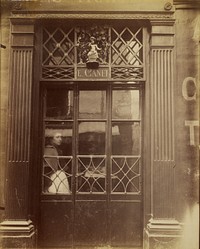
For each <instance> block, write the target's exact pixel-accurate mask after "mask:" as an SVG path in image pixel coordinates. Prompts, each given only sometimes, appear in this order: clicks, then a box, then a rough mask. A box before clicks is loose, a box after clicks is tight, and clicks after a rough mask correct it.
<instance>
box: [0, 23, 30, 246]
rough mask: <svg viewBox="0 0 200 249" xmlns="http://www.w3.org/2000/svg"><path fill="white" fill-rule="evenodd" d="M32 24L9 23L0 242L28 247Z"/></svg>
mask: <svg viewBox="0 0 200 249" xmlns="http://www.w3.org/2000/svg"><path fill="white" fill-rule="evenodd" d="M33 46H34V24H33V23H30V22H26V21H25V20H24V21H23V24H22V23H20V21H19V20H18V21H17V22H16V21H13V23H12V27H11V54H10V70H11V71H10V87H9V88H10V93H9V127H8V131H9V133H8V151H7V157H8V163H7V169H6V184H5V199H6V208H5V220H4V221H3V222H2V223H1V230H0V231H1V233H2V246H3V247H6V248H14V247H16V243H17V245H18V247H21V248H23V247H24V248H27V247H32V245H33V240H34V226H33V224H32V221H31V220H30V219H29V217H30V213H29V200H30V198H31V196H30V195H29V177H30V139H31V101H32V81H33V75H32V71H33Z"/></svg>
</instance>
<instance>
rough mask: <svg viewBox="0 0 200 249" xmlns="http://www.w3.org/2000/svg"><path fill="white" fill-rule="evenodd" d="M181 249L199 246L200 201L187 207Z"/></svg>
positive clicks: (192, 248) (194, 248)
mask: <svg viewBox="0 0 200 249" xmlns="http://www.w3.org/2000/svg"><path fill="white" fill-rule="evenodd" d="M180 248H181V249H188V248H189V249H198V248H199V203H196V204H194V206H193V207H191V208H189V207H188V209H187V211H186V215H185V222H184V229H183V237H182V241H181V247H180Z"/></svg>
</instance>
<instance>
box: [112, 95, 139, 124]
mask: <svg viewBox="0 0 200 249" xmlns="http://www.w3.org/2000/svg"><path fill="white" fill-rule="evenodd" d="M112 118H113V119H139V118H140V115H139V90H115V91H113V99H112Z"/></svg>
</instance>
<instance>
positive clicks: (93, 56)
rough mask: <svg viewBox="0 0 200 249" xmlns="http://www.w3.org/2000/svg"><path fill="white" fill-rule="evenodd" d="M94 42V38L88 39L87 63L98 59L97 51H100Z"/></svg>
mask: <svg viewBox="0 0 200 249" xmlns="http://www.w3.org/2000/svg"><path fill="white" fill-rule="evenodd" d="M95 40H96V39H95V37H94V36H91V37H90V43H89V44H88V46H89V47H90V51H89V52H88V54H87V55H88V61H89V62H94V61H97V60H98V59H99V55H98V51H100V50H101V49H100V48H99V47H98V45H97V44H96V43H95Z"/></svg>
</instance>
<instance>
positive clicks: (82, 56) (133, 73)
mask: <svg viewBox="0 0 200 249" xmlns="http://www.w3.org/2000/svg"><path fill="white" fill-rule="evenodd" d="M91 23H93V21H90V22H88V23H86V22H84V24H83V25H80V24H79V25H73V26H72V25H71V24H70V23H68V22H66V23H65V25H63V24H62V25H60V26H59V25H58V24H56V26H54V25H48V26H45V25H44V26H43V27H42V57H41V64H42V67H41V74H40V78H41V80H57V79H58V80H65V81H67V80H69V81H70V80H79V79H81V78H82V77H83V76H82V68H84V67H85V66H86V65H87V64H88V63H89V62H91V61H92V62H94V61H96V62H97V64H98V68H100V69H101V72H102V73H101V77H102V78H107V79H110V80H121V81H122V80H126V81H127V80H132V81H133V80H134V81H142V80H144V46H143V40H144V38H143V37H144V28H142V27H139V26H138V24H137V23H136V22H135V23H134V22H132V23H131V25H127V26H122V25H121V24H120V23H119V22H118V24H117V25H115V24H112V23H109V22H107V23H108V24H106V25H105V24H103V23H102V24H101V23H100V24H94V25H91ZM103 70H104V71H103ZM98 73H99V71H98V72H96V74H98ZM94 74H95V72H94ZM86 76H90V71H89V72H87V74H86Z"/></svg>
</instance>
